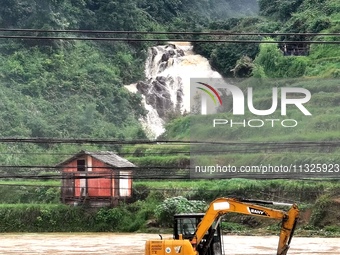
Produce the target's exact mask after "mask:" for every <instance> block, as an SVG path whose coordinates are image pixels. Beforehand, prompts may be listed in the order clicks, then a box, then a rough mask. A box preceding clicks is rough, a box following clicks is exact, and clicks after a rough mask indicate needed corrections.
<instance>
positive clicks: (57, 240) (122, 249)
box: [0, 233, 340, 255]
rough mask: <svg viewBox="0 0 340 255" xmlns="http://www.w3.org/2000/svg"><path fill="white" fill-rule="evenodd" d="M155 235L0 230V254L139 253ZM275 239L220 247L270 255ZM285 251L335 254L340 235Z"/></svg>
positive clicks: (240, 240) (242, 239)
mask: <svg viewBox="0 0 340 255" xmlns="http://www.w3.org/2000/svg"><path fill="white" fill-rule="evenodd" d="M168 237H170V235H164V238H168ZM158 238H159V236H158V235H157V234H112V233H47V234H40V233H39V234H32V233H27V234H26V233H25V234H17V233H15V234H1V238H0V254H58V255H59V254H70V255H80V254H82V255H87V254H103V255H104V254H111V255H124V254H128V255H143V254H144V243H145V240H147V239H158ZM277 242H278V237H277V236H263V237H261V236H224V249H225V254H228V255H229V254H235V255H236V254H237V255H241V254H242V255H246V254H263V255H264V254H265V255H267V254H268V255H269V254H270V255H273V254H276V253H275V251H276V246H277ZM288 254H291V255H302V254H303V255H306V254H313V255H319V254H327V255H330V254H332V255H339V254H340V238H303V237H294V238H293V240H292V243H291V248H290V249H289V251H288Z"/></svg>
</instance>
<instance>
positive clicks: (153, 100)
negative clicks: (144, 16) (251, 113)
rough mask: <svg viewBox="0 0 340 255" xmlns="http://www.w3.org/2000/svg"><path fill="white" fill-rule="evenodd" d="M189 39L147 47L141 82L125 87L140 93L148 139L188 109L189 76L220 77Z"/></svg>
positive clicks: (155, 135) (154, 136)
mask: <svg viewBox="0 0 340 255" xmlns="http://www.w3.org/2000/svg"><path fill="white" fill-rule="evenodd" d="M192 49H193V47H192V45H191V44H190V43H189V42H174V43H171V42H169V43H168V44H167V45H158V46H154V47H151V48H149V49H148V57H147V60H146V63H145V77H146V79H145V80H144V81H139V82H137V83H135V84H131V85H128V86H126V88H127V89H129V90H130V91H131V92H133V93H140V94H141V95H142V97H143V103H144V105H145V108H146V110H147V111H148V114H147V116H146V117H145V118H144V119H143V120H141V123H142V125H143V127H144V128H145V130H146V131H147V133H148V136H149V137H150V138H157V137H158V136H160V135H161V134H162V133H163V132H164V124H165V122H166V120H167V119H168V118H169V117H171V116H172V115H176V114H185V113H188V112H190V78H222V77H221V75H220V74H219V73H217V72H216V71H213V70H212V69H211V66H210V64H209V61H208V60H207V59H206V58H204V57H203V56H201V55H198V54H195V53H194V52H193V50H192Z"/></svg>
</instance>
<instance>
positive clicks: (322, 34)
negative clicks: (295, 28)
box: [0, 28, 340, 36]
mask: <svg viewBox="0 0 340 255" xmlns="http://www.w3.org/2000/svg"><path fill="white" fill-rule="evenodd" d="M0 31H2V32H29V33H82V34H142V35H231V36H244V35H246V36H249V35H250V36H251V35H255V36H256V35H259V36H340V33H275V32H274V33H262V32H232V31H205V32H193V31H173V32H162V31H122V30H79V29H63V30H51V29H31V28H27V29H26V28H0Z"/></svg>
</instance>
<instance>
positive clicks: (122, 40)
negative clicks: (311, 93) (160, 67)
mask: <svg viewBox="0 0 340 255" xmlns="http://www.w3.org/2000/svg"><path fill="white" fill-rule="evenodd" d="M0 39H23V40H66V41H70V40H72V41H113V42H114V41H116V42H169V41H171V42H183V41H187V42H193V43H237V44H243V43H259V44H262V43H269V44H272V43H281V44H297V43H299V44H340V41H277V40H273V41H267V40H266V41H261V40H214V39H210V40H203V39H190V38H187V39H163V38H158V39H155V38H149V39H147V38H145V39H140V38H126V37H125V38H124V37H122V38H114V37H61V36H49V37H47V36H24V35H18V36H17V35H0Z"/></svg>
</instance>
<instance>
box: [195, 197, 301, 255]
mask: <svg viewBox="0 0 340 255" xmlns="http://www.w3.org/2000/svg"><path fill="white" fill-rule="evenodd" d="M254 201H255V200H254ZM257 202H261V201H257ZM264 203H266V204H273V205H287V204H283V203H275V202H267V201H265V202H264ZM230 212H236V213H241V214H246V215H252V216H259V217H264V218H272V219H277V220H281V221H282V226H281V231H280V239H279V244H278V248H277V255H285V254H287V251H288V249H289V244H290V241H291V239H292V236H293V234H294V228H295V225H296V221H297V218H298V216H299V210H298V208H297V206H296V205H295V204H293V205H291V208H290V209H289V211H288V212H284V211H281V210H276V209H272V208H267V207H264V206H261V205H257V204H253V203H250V200H237V199H233V198H223V197H222V198H218V199H216V200H214V201H213V202H212V203H211V204H210V206H209V208H208V210H207V211H206V213H205V216H204V217H203V219H202V221H201V222H200V223H199V225H198V226H197V229H196V232H195V235H194V237H193V239H192V240H191V244H192V246H193V247H194V248H196V247H197V245H198V244H200V242H201V241H202V239H203V237H204V235H205V233H206V232H207V230H208V229H209V228H210V227H211V226H212V225H213V224H214V222H215V221H216V220H217V221H219V220H220V218H221V216H223V215H224V214H226V213H230Z"/></svg>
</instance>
